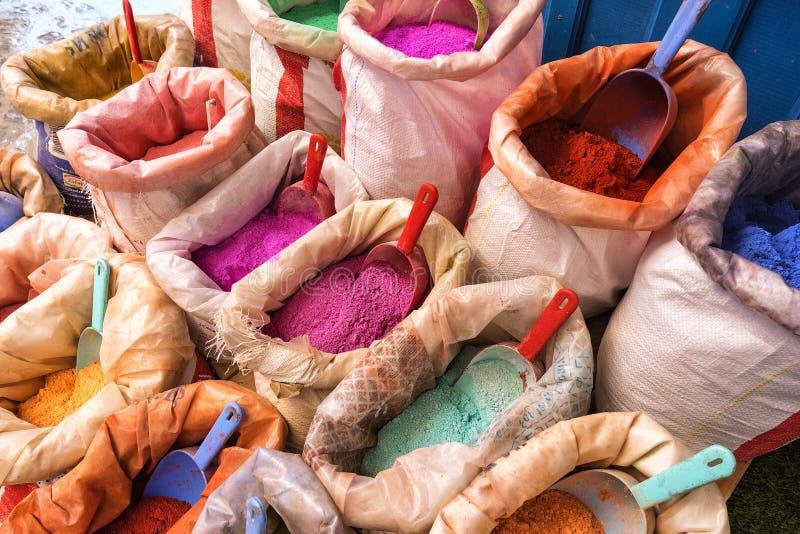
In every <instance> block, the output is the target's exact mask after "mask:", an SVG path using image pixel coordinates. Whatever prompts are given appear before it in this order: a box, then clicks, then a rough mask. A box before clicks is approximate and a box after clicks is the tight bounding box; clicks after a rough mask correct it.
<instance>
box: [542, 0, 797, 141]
mask: <svg viewBox="0 0 800 534" xmlns="http://www.w3.org/2000/svg"><path fill="white" fill-rule="evenodd" d="M680 3H681V0H550V1H549V2H548V3H547V6H546V7H545V10H544V21H545V26H544V27H545V39H544V51H543V58H542V59H543V61H545V62H547V61H552V60H554V59H561V58H564V57H567V56H571V55H575V54H580V53H581V52H585V51H586V50H589V49H591V48H594V47H595V46H608V45H612V44H620V43H636V42H644V41H657V40H659V39H661V36H662V35H663V34H664V32H665V31H666V29H667V26H669V23H670V21H671V20H672V17H673V16H674V15H675V12H676V11H677V10H678V6H679V5H680ZM691 38H692V39H694V40H696V41H700V42H702V43H705V44H708V45H710V46H713V47H715V48H718V49H719V50H723V51H725V52H727V53H728V54H730V55H731V57H732V58H733V59H734V61H736V64H737V65H739V67H740V68H741V69H742V72H744V75H745V78H746V79H747V121H746V122H745V124H744V127H743V128H742V136H743V137H744V136H747V135H749V134H751V133H753V132H755V131H756V130H759V129H761V128H762V127H763V126H764V125H766V124H769V123H770V122H773V121H777V120H785V119H800V0H712V1H711V5H710V6H709V8H708V10H707V11H706V14H705V15H704V16H703V18H702V20H701V21H700V23H699V24H698V25H697V27H696V28H695V29H694V32H692V35H691Z"/></svg>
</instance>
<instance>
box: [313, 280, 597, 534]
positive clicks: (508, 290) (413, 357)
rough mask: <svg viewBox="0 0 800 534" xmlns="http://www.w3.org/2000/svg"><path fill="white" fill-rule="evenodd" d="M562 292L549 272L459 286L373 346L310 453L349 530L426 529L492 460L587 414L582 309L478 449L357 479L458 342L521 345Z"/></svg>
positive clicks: (449, 447)
mask: <svg viewBox="0 0 800 534" xmlns="http://www.w3.org/2000/svg"><path fill="white" fill-rule="evenodd" d="M559 288H560V286H559V285H558V283H557V282H556V281H555V280H554V279H552V278H550V277H545V276H534V277H528V278H521V279H518V280H512V281H507V282H493V283H488V284H480V285H471V286H463V287H460V288H457V289H455V290H453V291H451V292H449V293H448V294H446V295H444V296H443V297H441V298H440V299H438V300H436V301H433V302H430V303H428V304H426V305H425V306H423V307H422V308H420V309H419V310H417V311H415V312H413V313H412V314H411V315H410V316H409V317H408V318H407V319H406V320H405V321H404V322H403V323H402V324H401V325H400V326H399V327H397V328H395V329H394V330H393V331H392V333H391V334H390V335H388V336H387V337H386V338H385V339H383V340H382V341H380V342H378V343H375V344H374V345H372V347H370V351H369V352H368V353H367V355H366V356H365V357H364V358H363V359H361V360H360V361H359V362H358V364H357V365H356V367H355V368H354V369H353V370H352V371H351V372H350V373H349V374H348V375H347V376H346V377H345V378H344V380H342V382H341V383H340V384H339V385H338V386H337V387H336V389H334V390H333V392H332V393H331V394H330V395H329V396H328V397H327V398H326V399H325V400H324V401H323V402H322V403H321V404H320V406H319V408H318V409H317V413H316V415H315V416H314V420H313V421H312V424H311V428H310V430H309V433H308V439H307V440H306V444H305V448H304V451H303V458H304V459H305V460H306V462H307V463H309V465H311V466H312V467H313V468H314V471H315V472H316V473H317V476H318V477H319V478H320V480H321V481H322V483H323V484H324V485H325V487H326V488H327V490H328V492H329V493H330V494H331V496H332V497H333V500H334V502H335V503H336V505H337V506H338V507H339V509H340V510H341V511H342V513H343V514H344V518H345V522H346V523H347V524H348V525H352V526H355V527H359V528H365V529H373V530H379V531H390V532H401V533H415V532H426V531H427V529H429V528H430V526H431V524H432V523H433V521H434V519H435V517H436V514H437V513H438V511H439V509H440V508H441V507H442V506H443V505H444V504H445V503H446V502H447V501H448V500H450V499H451V498H452V497H454V496H455V495H456V494H457V493H458V492H459V491H461V490H462V489H463V488H464V487H466V486H467V484H469V482H470V481H471V480H472V479H473V478H475V476H476V475H477V474H478V473H479V472H480V471H481V469H483V468H484V467H485V466H486V465H488V464H489V462H491V461H492V460H494V459H495V458H497V457H498V456H500V455H502V454H504V453H506V452H508V451H509V450H511V449H512V448H513V447H517V446H520V445H521V444H522V443H524V442H525V441H526V440H528V439H530V438H532V437H533V436H535V435H536V434H537V433H539V432H541V431H542V430H544V429H545V428H547V427H549V426H551V425H553V424H555V423H557V422H558V421H561V420H564V419H569V418H572V417H578V416H581V415H584V414H586V413H587V411H588V409H589V400H590V395H591V391H592V372H593V369H594V364H593V359H592V348H591V343H590V340H589V332H588V331H587V329H586V325H585V323H584V321H583V316H582V315H581V313H580V311H575V312H574V313H573V314H572V316H571V317H570V318H569V319H568V320H567V322H566V323H565V324H564V326H562V327H561V329H560V330H559V331H558V332H557V333H556V335H555V336H553V339H551V340H550V342H549V343H548V344H547V345H546V348H545V349H544V351H543V354H544V363H545V366H546V372H545V374H544V375H543V376H542V377H541V378H540V379H539V380H538V382H532V383H529V384H528V386H527V388H526V389H525V390H524V392H521V396H520V397H518V398H517V399H516V400H515V401H513V402H512V403H511V404H509V405H508V406H507V407H506V408H505V409H504V410H503V411H502V412H501V413H500V415H498V416H497V417H496V418H495V419H494V420H493V421H492V423H491V424H490V425H489V427H488V428H486V429H485V430H484V431H483V432H482V433H481V434H480V435H479V436H478V438H477V440H476V441H475V442H474V443H472V444H471V445H464V444H461V443H441V444H438V445H433V446H430V447H424V448H420V449H417V450H415V451H412V452H410V453H408V454H405V455H403V456H401V457H399V458H398V459H397V461H396V462H395V463H394V465H393V466H392V467H390V468H388V469H385V470H383V471H380V472H379V473H378V474H377V476H376V477H375V478H371V477H368V476H362V475H358V474H356V470H357V469H358V466H359V464H360V463H361V459H362V457H363V455H364V453H365V451H366V450H367V449H369V448H370V447H372V446H374V445H375V443H376V435H377V433H378V431H379V430H380V429H381V427H383V426H384V425H385V424H386V423H387V422H388V421H390V420H391V419H393V418H394V417H396V416H397V415H398V414H400V413H401V412H402V411H403V410H404V409H406V408H407V407H408V406H409V405H410V404H411V403H412V402H413V401H414V400H415V399H416V398H417V397H418V396H419V395H420V394H422V393H423V392H425V391H426V390H429V389H431V388H432V387H433V386H434V378H435V377H437V376H440V375H442V374H443V373H444V372H445V370H446V369H447V367H448V364H450V362H451V360H453V358H454V356H455V355H456V354H457V353H458V352H459V351H460V350H461V348H462V346H464V345H465V344H470V345H473V344H491V343H498V342H502V341H509V340H519V339H522V338H523V337H524V336H525V334H526V333H527V332H528V330H529V329H530V327H531V325H532V324H533V323H534V321H535V320H536V318H537V317H538V316H539V315H540V314H541V312H542V310H543V309H544V308H545V306H546V305H547V304H548V302H550V300H551V299H552V297H553V295H554V294H555V293H556V291H558V289H559ZM476 338H477V339H476Z"/></svg>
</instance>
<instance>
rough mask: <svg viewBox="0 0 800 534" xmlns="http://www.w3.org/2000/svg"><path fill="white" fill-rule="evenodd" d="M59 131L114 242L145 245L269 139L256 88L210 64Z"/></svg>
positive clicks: (135, 91)
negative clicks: (256, 106) (257, 115)
mask: <svg viewBox="0 0 800 534" xmlns="http://www.w3.org/2000/svg"><path fill="white" fill-rule="evenodd" d="M210 102H214V104H213V105H212V104H211V103H210ZM58 137H59V139H60V140H61V144H62V146H63V147H64V152H65V153H66V155H67V158H68V159H69V162H70V163H71V164H72V166H73V167H74V168H75V170H76V171H77V172H78V174H80V175H81V176H82V177H83V179H84V180H86V182H87V183H88V184H89V188H90V190H91V192H92V201H93V202H94V205H95V210H96V212H97V218H98V220H99V222H100V224H101V225H102V226H104V227H105V228H107V229H108V231H109V232H110V233H111V236H112V238H113V239H114V246H115V247H116V248H117V249H118V250H120V251H122V252H140V253H143V252H144V250H145V244H146V243H147V241H148V240H149V239H150V238H151V237H153V236H154V235H156V234H157V233H158V232H159V230H161V228H163V226H164V225H165V224H166V223H167V222H168V221H169V220H170V219H172V218H173V217H175V216H176V215H178V214H179V213H180V212H181V211H182V210H183V209H184V208H186V207H187V206H189V205H191V204H192V203H194V202H195V201H196V200H197V199H199V198H200V197H202V196H203V195H204V194H206V193H207V192H208V191H209V190H211V189H212V188H213V187H214V186H216V185H217V184H219V183H220V182H221V181H222V180H224V179H225V178H227V177H228V176H230V175H231V174H232V173H233V172H234V171H235V170H236V169H238V168H239V167H241V166H242V165H244V164H245V163H246V162H247V161H248V160H250V158H252V157H253V155H255V154H256V153H257V152H259V151H260V150H261V149H262V148H264V146H266V140H265V139H264V136H263V135H262V134H261V133H260V132H259V131H258V130H257V129H256V128H255V123H254V116H253V104H252V102H251V100H250V94H249V93H248V92H247V89H245V88H244V86H243V85H242V84H241V83H239V82H238V81H237V80H236V78H235V77H234V76H233V75H232V74H231V73H230V72H228V71H226V70H224V69H208V68H174V69H171V70H169V71H167V72H156V73H154V74H152V75H148V76H147V77H145V78H144V79H143V80H142V81H140V82H138V83H136V84H134V85H132V86H130V87H128V88H126V89H124V90H123V91H120V92H119V93H118V94H117V95H115V96H114V97H112V98H110V99H109V100H106V101H105V102H103V103H101V104H98V105H97V106H95V107H93V108H91V109H89V110H87V111H84V112H82V113H79V114H78V115H76V116H75V118H74V119H72V120H71V121H70V122H69V124H67V126H66V127H65V128H64V129H63V130H61V131H60V132H59V134H58Z"/></svg>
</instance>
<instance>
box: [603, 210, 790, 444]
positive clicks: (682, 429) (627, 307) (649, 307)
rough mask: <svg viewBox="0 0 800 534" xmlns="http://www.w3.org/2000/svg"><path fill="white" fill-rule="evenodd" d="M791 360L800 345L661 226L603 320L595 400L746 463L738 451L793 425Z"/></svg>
mask: <svg viewBox="0 0 800 534" xmlns="http://www.w3.org/2000/svg"><path fill="white" fill-rule="evenodd" d="M798 355H800V337H798V336H797V335H795V334H793V333H792V332H791V331H789V330H788V329H786V328H784V327H782V326H781V325H779V324H778V323H776V322H775V321H772V320H771V319H770V318H768V317H767V316H765V315H762V314H761V313H759V312H757V311H755V310H754V309H753V308H750V307H749V306H746V305H744V304H742V303H741V302H740V301H739V299H737V298H736V296H735V295H733V294H731V293H730V292H728V291H727V290H725V289H723V288H722V286H720V285H719V284H717V283H716V282H714V281H713V280H712V279H711V278H710V277H709V276H708V274H707V273H706V272H705V271H704V270H703V269H702V268H701V267H700V265H699V264H698V263H697V261H696V260H695V259H694V257H693V256H691V255H690V254H689V252H688V251H687V250H686V249H685V248H684V247H683V246H682V245H681V244H680V243H679V242H678V241H677V240H676V239H675V233H674V230H673V227H672V226H668V227H666V228H664V229H663V230H660V231H658V232H657V233H654V234H653V236H652V238H651V240H650V243H649V244H648V246H647V248H646V249H645V252H644V254H643V255H642V258H641V260H640V262H639V267H638V268H637V270H636V275H635V276H634V278H633V282H632V283H631V286H630V288H629V289H628V292H627V293H626V294H625V297H624V298H623V299H622V302H620V304H619V306H618V307H617V309H616V311H615V312H614V315H613V316H612V317H611V321H610V323H609V325H608V329H607V330H606V333H605V336H604V337H603V342H602V344H601V345H600V351H599V353H598V358H597V368H598V371H597V385H596V389H595V401H596V403H597V408H598V410H600V411H628V410H641V411H643V412H645V413H647V414H648V415H650V416H652V417H653V418H654V419H656V420H657V421H658V422H659V423H661V424H662V425H664V427H666V428H667V429H668V430H669V431H670V432H671V433H672V434H673V435H674V436H676V437H678V438H680V439H682V440H683V441H684V442H685V443H686V444H687V445H688V446H689V447H690V448H692V449H694V450H699V449H701V448H704V447H706V446H708V445H711V444H714V443H719V444H721V445H724V446H726V447H728V448H730V449H731V450H733V451H734V452H735V453H736V454H737V458H739V459H740V460H746V459H748V457H749V456H750V455H749V454H747V453H746V452H745V449H740V447H742V446H746V444H747V443H748V442H750V441H751V440H756V439H757V438H768V439H769V437H770V435H769V431H770V430H772V429H773V428H775V427H778V426H779V425H781V424H782V423H783V424H794V425H797V422H798V417H797V416H796V414H797V412H798V411H800V396H798V394H797V392H800V362H799V361H798ZM792 421H794V423H792ZM747 448H750V447H747ZM737 449H738V450H737Z"/></svg>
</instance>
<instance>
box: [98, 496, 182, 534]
mask: <svg viewBox="0 0 800 534" xmlns="http://www.w3.org/2000/svg"><path fill="white" fill-rule="evenodd" d="M191 507H192V505H191V504H189V503H188V502H184V501H179V500H178V499H173V498H171V497H142V498H141V499H140V500H139V502H137V503H136V504H134V505H131V506H128V508H126V509H125V511H124V512H122V515H121V516H119V517H118V518H116V519H115V520H114V521H113V522H112V523H110V524H108V525H106V526H105V527H103V528H102V529H100V530H99V531H98V534H163V533H164V532H166V531H168V530H169V529H170V528H171V527H172V525H174V524H175V523H177V522H178V519H180V518H181V517H182V516H183V514H185V513H186V512H188V511H189V509H190V508H191Z"/></svg>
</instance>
